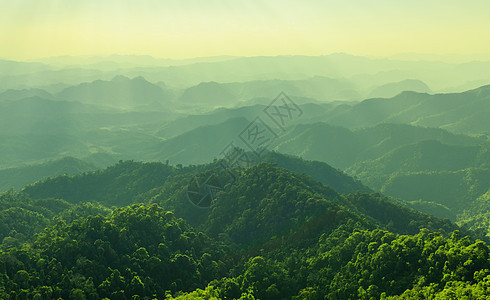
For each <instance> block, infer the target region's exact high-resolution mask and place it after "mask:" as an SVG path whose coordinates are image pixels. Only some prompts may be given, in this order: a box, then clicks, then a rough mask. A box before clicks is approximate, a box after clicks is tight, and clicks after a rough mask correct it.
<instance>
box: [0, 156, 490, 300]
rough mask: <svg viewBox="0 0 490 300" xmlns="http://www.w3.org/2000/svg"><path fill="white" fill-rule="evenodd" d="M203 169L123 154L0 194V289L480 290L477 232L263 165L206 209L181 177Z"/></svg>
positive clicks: (308, 295)
mask: <svg viewBox="0 0 490 300" xmlns="http://www.w3.org/2000/svg"><path fill="white" fill-rule="evenodd" d="M269 155H270V157H271V158H270V159H271V160H276V161H278V162H281V161H282V163H283V164H289V165H292V166H294V167H295V168H301V169H303V170H321V169H324V170H326V171H329V169H328V168H327V167H326V166H325V165H322V164H319V165H318V166H316V167H315V165H314V163H312V162H302V161H301V160H297V159H294V158H292V157H287V156H284V157H282V156H281V155H279V154H276V153H270V154H269ZM302 164H304V166H302ZM217 170H218V169H216V166H214V165H213V164H209V165H199V166H191V167H187V168H177V167H172V166H167V165H165V164H160V163H137V162H132V161H127V162H120V163H119V164H117V165H115V166H111V167H109V168H107V169H105V170H101V171H96V172H89V173H85V174H80V175H75V176H68V175H63V176H58V177H54V178H50V179H47V180H44V181H40V182H38V183H35V184H33V185H29V186H27V187H25V188H24V189H23V190H22V191H20V192H13V191H10V192H7V193H4V194H3V195H2V196H1V198H0V204H1V205H2V210H1V211H2V215H1V219H2V223H1V224H5V225H3V226H4V227H3V228H2V230H1V232H3V233H5V234H4V236H2V238H3V242H2V244H1V247H0V249H1V250H0V278H1V281H0V297H1V298H3V299H21V298H28V299H30V298H35V299H38V298H39V299H52V298H55V299H56V298H59V297H61V298H63V299H101V298H104V297H106V298H109V299H127V298H134V299H140V298H145V297H150V298H158V299H164V298H168V299H172V298H176V299H211V298H212V297H215V298H218V299H238V298H242V299H283V298H284V299H290V298H294V299H322V298H324V297H326V298H329V299H332V298H333V299H349V298H350V299H357V298H360V299H370V298H374V299H378V298H388V297H392V296H393V297H395V296H397V297H411V296H413V295H424V293H425V294H430V295H438V297H443V296H444V295H449V294H451V295H459V294H461V293H466V294H467V293H472V294H473V295H487V290H486V288H485V287H486V282H487V281H488V280H490V277H487V276H490V271H489V270H490V256H489V250H490V249H489V248H488V246H487V245H486V244H485V242H483V241H481V240H475V237H476V236H477V233H471V232H466V231H464V229H459V228H458V227H457V226H456V225H454V224H452V223H450V222H449V221H448V220H441V219H438V218H435V217H432V216H429V215H425V214H423V213H420V212H417V211H414V210H411V209H408V208H405V207H401V206H399V205H397V204H394V203H393V202H390V201H389V200H388V199H386V198H384V197H382V196H380V195H379V194H366V193H362V192H352V193H350V194H339V193H338V192H336V191H335V190H333V189H332V188H330V187H328V186H327V185H324V184H322V183H320V182H318V181H315V180H314V179H313V178H311V177H309V176H308V175H305V174H298V173H294V172H291V171H289V170H286V169H283V168H280V167H278V166H275V165H274V164H271V163H261V164H259V165H257V166H254V167H251V168H248V169H246V170H243V171H242V172H241V175H240V176H239V177H238V178H237V179H236V180H235V181H229V180H228V183H227V184H225V185H224V188H223V190H222V191H220V192H219V193H218V194H217V197H216V198H215V199H214V201H213V202H212V206H211V208H209V209H202V208H196V207H195V206H192V205H191V204H190V203H189V202H188V200H187V199H186V196H185V189H186V184H187V183H188V179H190V178H192V174H196V172H198V173H201V172H204V173H203V174H204V175H205V174H208V173H209V172H216V171H217ZM330 171H331V170H330ZM223 172H224V171H223ZM317 172H318V171H317ZM331 172H332V171H331ZM217 175H218V177H222V178H223V179H224V178H225V177H224V176H225V174H224V173H223V174H222V173H220V171H218V173H217ZM325 179H328V177H325ZM348 179H349V178H348V177H346V176H345V175H342V176H340V177H337V178H335V177H334V178H333V181H334V182H335V183H336V184H339V183H343V184H341V185H340V186H344V187H348V186H349V185H351V184H352V183H353V182H354V181H352V179H351V180H348ZM343 181H345V182H343ZM89 187H90V188H89ZM482 201H483V199H482ZM132 203H133V204H132ZM128 204H130V205H129V206H127V205H128ZM108 206H111V208H107V207H108ZM168 209H172V210H173V211H175V212H170V211H168ZM197 216H199V217H197ZM189 224H193V225H192V226H191V225H189ZM465 232H466V233H465ZM466 234H470V236H465V235H466Z"/></svg>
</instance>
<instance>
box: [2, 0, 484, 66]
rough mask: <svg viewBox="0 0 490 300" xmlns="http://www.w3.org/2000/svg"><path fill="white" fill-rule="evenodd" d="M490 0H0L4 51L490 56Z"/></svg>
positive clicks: (26, 54) (7, 55)
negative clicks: (480, 54)
mask: <svg viewBox="0 0 490 300" xmlns="http://www.w3.org/2000/svg"><path fill="white" fill-rule="evenodd" d="M489 13H490V1H487V0H469V1H459V0H458V1H456V0H427V1H420V0H413V1H404V2H402V1H393V0H376V1H375V0H357V1H356V0H350V1H330V0H326V1H325V0H324V1H320V0H303V1H287V0H283V1H279V0H260V1H253V0H251V1H242V0H233V1H231V0H207V1H202V0H180V1H179V0H175V1H169V0H163V1H162V0H138V1H136V0H126V1H123V0H117V1H116V0H105V1H100V0H97V1H96V0H88V1H77V0H16V1H3V0H0V45H1V47H0V58H4V59H18V60H22V59H33V58H39V57H49V56H59V55H109V54H147V55H152V56H155V57H169V58H188V57H200V56H214V55H237V56H254V55H286V54H302V55H321V54H328V53H332V52H346V53H351V54H357V55H371V56H389V55H393V54H395V53H408V52H414V53H434V54H447V53H457V54H474V53H485V54H490V34H489V32H490V18H488V14H489Z"/></svg>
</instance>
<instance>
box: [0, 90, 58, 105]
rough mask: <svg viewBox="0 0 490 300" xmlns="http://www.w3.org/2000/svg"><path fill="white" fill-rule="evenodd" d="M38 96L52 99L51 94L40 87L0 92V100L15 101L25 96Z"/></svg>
mask: <svg viewBox="0 0 490 300" xmlns="http://www.w3.org/2000/svg"><path fill="white" fill-rule="evenodd" d="M33 97H39V98H43V99H50V100H51V99H53V95H51V94H50V93H48V92H47V91H45V90H42V89H24V90H12V89H11V90H7V91H5V92H3V93H1V94H0V102H2V101H17V100H22V99H25V98H33Z"/></svg>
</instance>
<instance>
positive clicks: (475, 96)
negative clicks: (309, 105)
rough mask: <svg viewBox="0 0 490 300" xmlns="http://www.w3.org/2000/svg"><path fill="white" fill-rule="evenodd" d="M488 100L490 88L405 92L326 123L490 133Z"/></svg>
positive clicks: (373, 101)
mask: <svg viewBox="0 0 490 300" xmlns="http://www.w3.org/2000/svg"><path fill="white" fill-rule="evenodd" d="M489 97H490V86H482V87H480V88H477V89H474V90H470V91H466V92H463V93H452V94H435V95H429V94H422V93H416V92H403V93H401V94H399V95H397V96H395V97H393V98H389V99H382V98H374V99H367V100H364V101H362V102H360V103H359V104H357V105H354V106H352V107H351V108H350V109H348V110H345V111H342V112H340V113H338V114H333V115H330V116H326V118H325V119H324V120H325V121H327V120H328V122H329V123H331V124H335V125H338V126H344V127H348V128H357V127H365V126H373V125H376V124H380V123H398V124H400V123H401V124H411V125H417V126H424V127H438V128H443V129H447V130H450V131H453V132H461V133H473V134H480V133H482V132H489V131H490V123H489V121H488V118H487V117H486V114H485V112H487V111H489V109H490V101H488V99H489Z"/></svg>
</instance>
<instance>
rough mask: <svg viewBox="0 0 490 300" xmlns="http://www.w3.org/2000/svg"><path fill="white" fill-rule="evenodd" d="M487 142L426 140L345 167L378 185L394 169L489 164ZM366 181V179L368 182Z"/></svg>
mask: <svg viewBox="0 0 490 300" xmlns="http://www.w3.org/2000/svg"><path fill="white" fill-rule="evenodd" d="M489 161H490V157H488V145H486V146H485V145H474V146H459V145H446V144H442V143H441V142H439V141H436V140H425V141H421V142H418V143H414V144H409V145H405V146H401V147H400V148H396V149H394V150H392V151H390V152H388V153H386V154H385V155H383V156H381V157H379V158H377V159H375V160H367V161H362V162H359V163H356V164H354V165H353V166H352V167H350V168H348V169H347V170H346V172H347V173H349V174H350V175H352V176H356V177H357V178H359V179H360V180H362V181H363V182H365V183H367V184H369V185H370V186H372V187H374V188H376V189H380V188H381V186H382V184H383V180H380V181H375V180H373V179H374V178H376V177H379V178H382V177H383V176H384V177H386V178H385V180H386V179H387V178H388V177H390V176H391V175H393V174H394V173H417V172H438V171H458V170H461V169H466V168H472V167H488V162H489ZM368 181H369V182H368Z"/></svg>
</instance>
